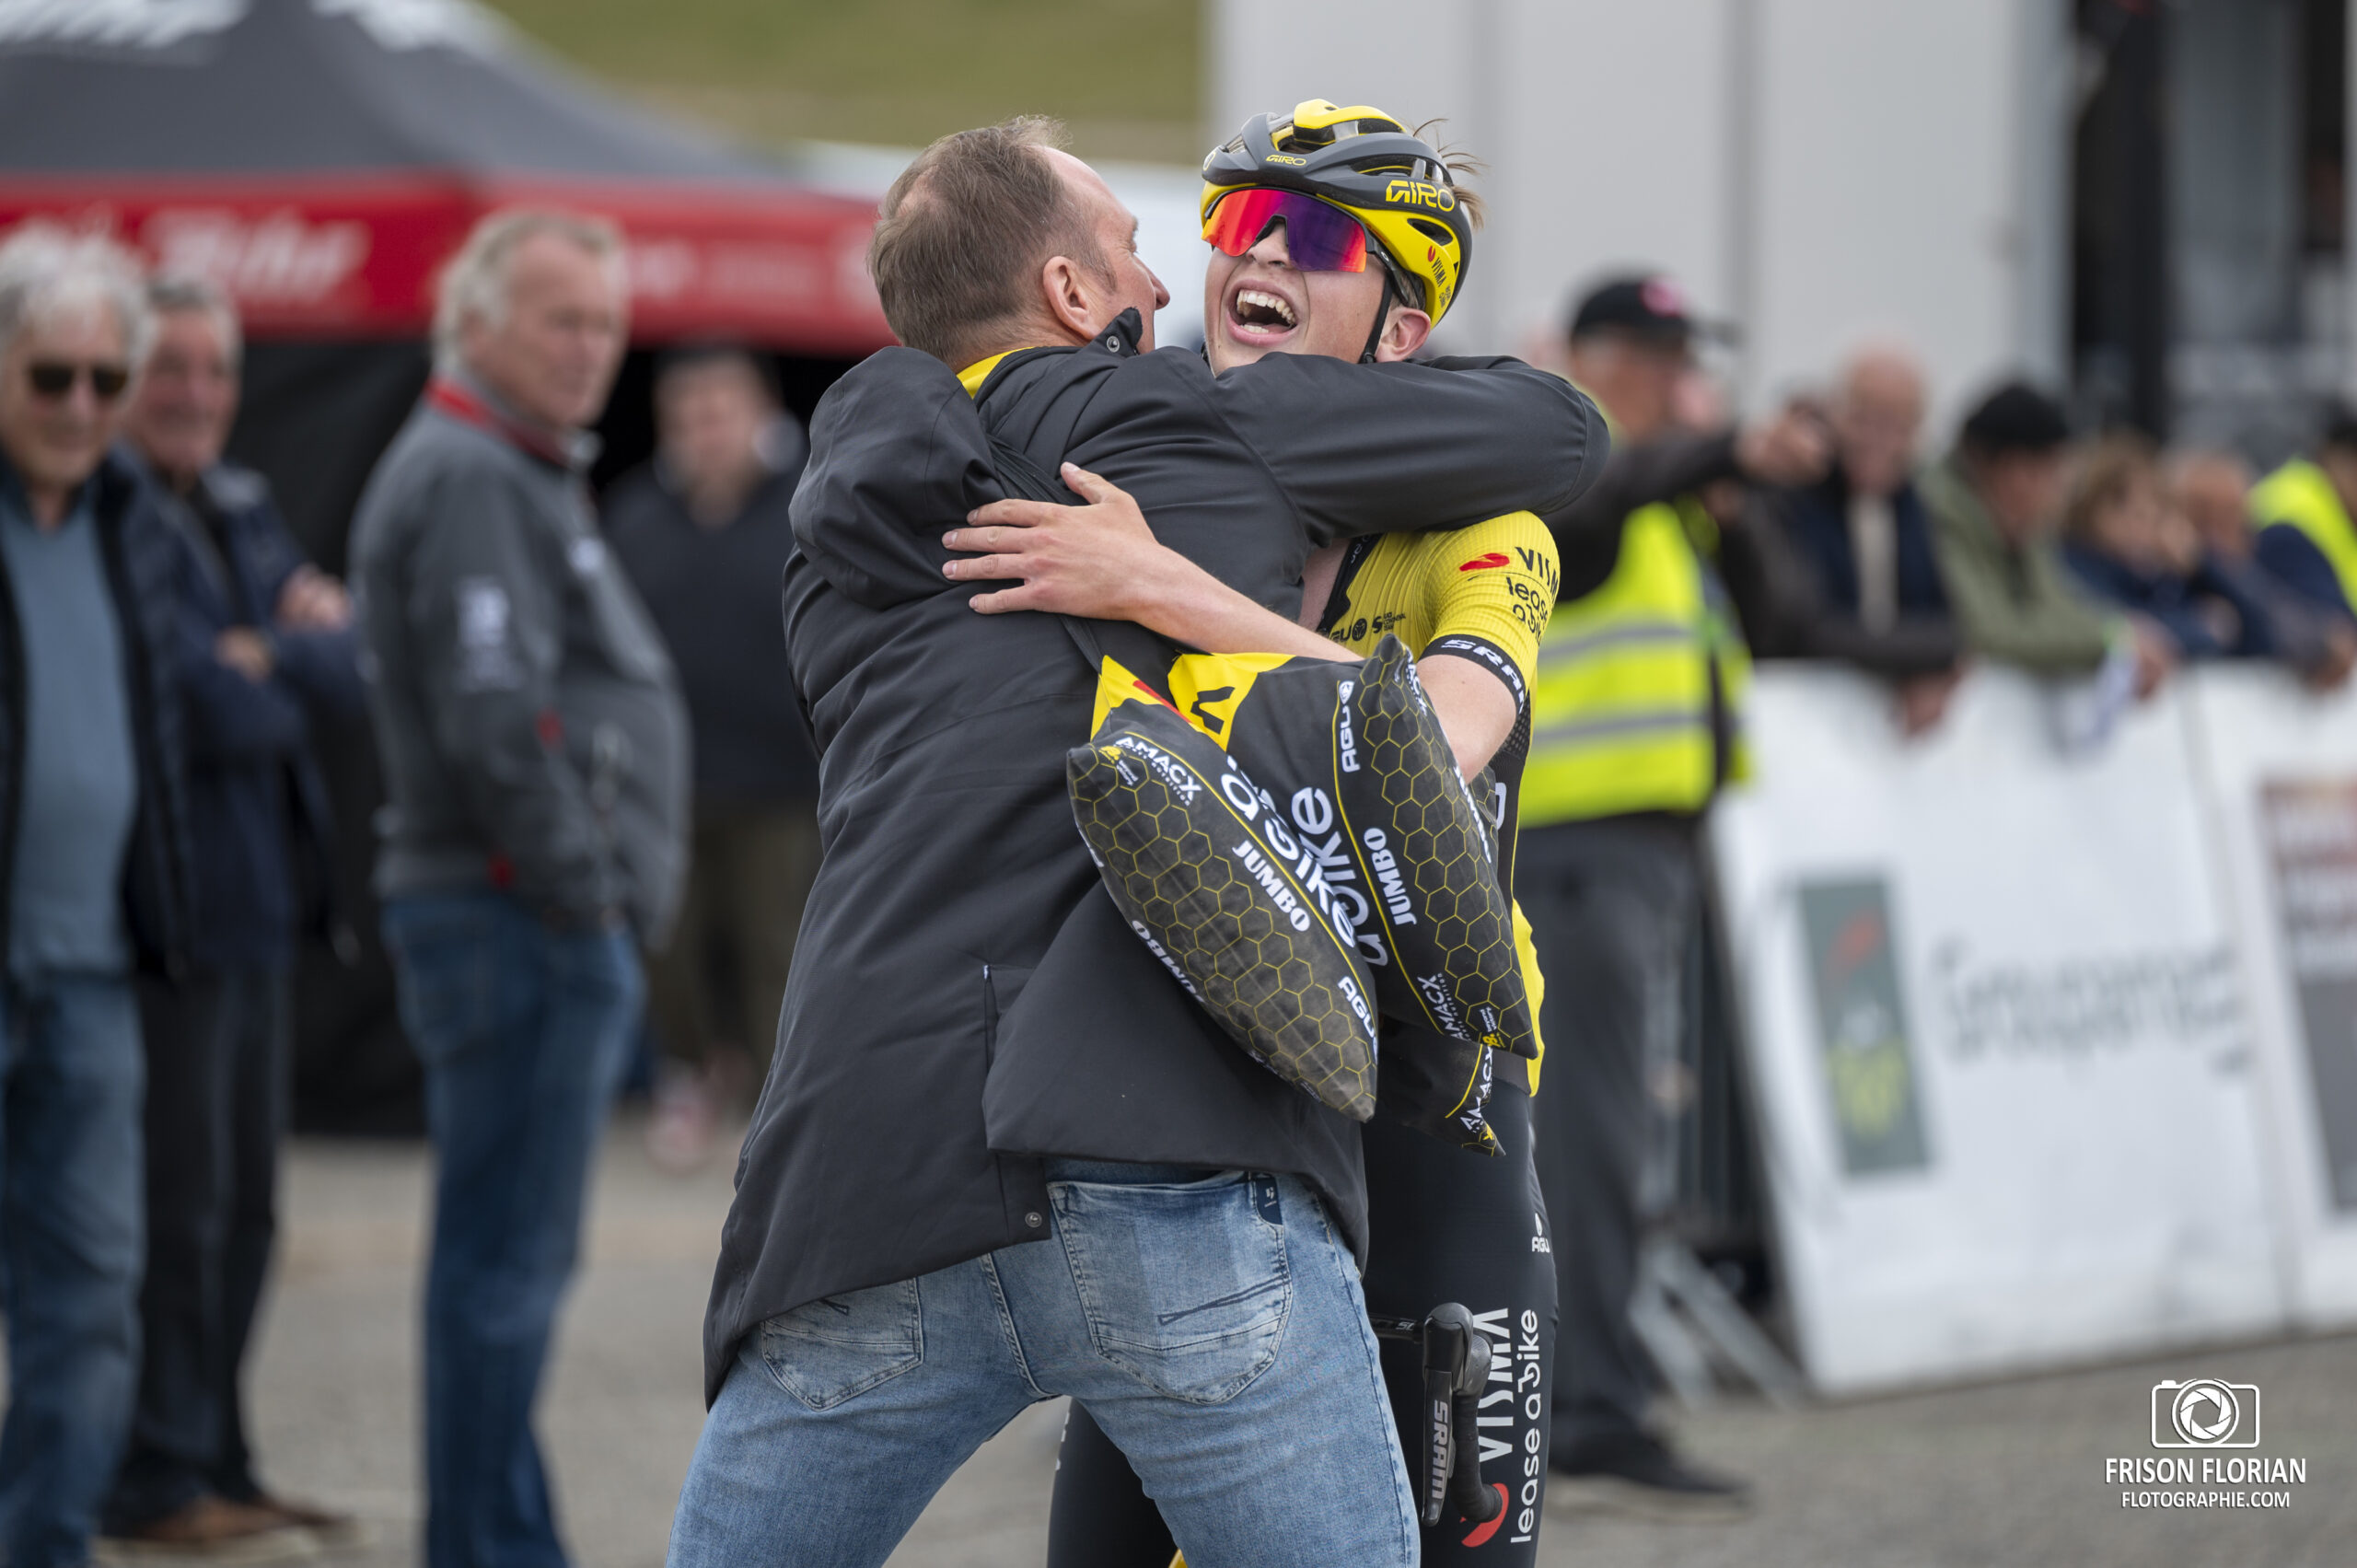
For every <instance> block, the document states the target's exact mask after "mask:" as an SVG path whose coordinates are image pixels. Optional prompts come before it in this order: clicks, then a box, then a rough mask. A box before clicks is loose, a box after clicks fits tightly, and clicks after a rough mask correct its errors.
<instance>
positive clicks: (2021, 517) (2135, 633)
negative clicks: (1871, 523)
mask: <svg viewBox="0 0 2357 1568" xmlns="http://www.w3.org/2000/svg"><path fill="white" fill-rule="evenodd" d="M2070 439H2071V431H2070V426H2069V424H2068V423H2067V422H2066V421H2065V420H2064V419H2063V417H2062V410H2061V406H2060V405H2058V404H2057V403H2056V402H2055V401H2054V400H2053V399H2051V398H2049V397H2048V396H2047V395H2046V394H2045V393H2043V392H2041V391H2038V389H2036V388H2034V387H2029V386H2026V385H2024V384H2022V383H2020V382H2012V383H2009V384H2007V385H2005V386H2003V387H2000V388H1998V389H1996V390H1995V391H1993V392H1991V393H1990V394H1989V395H1988V396H1987V397H1986V398H1984V399H1982V400H1981V401H1980V406H1979V407H1977V408H1975V409H1974V410H1973V411H1972V412H1971V413H1970V414H1968V415H1967V416H1966V418H1965V422H1964V430H1963V432H1962V434H1961V436H1959V437H1958V439H1957V442H1956V451H1955V452H1954V453H1953V454H1951V455H1950V456H1949V457H1948V458H1946V459H1945V460H1943V461H1942V462H1940V463H1938V464H1936V465H1935V466H1933V469H1932V470H1930V471H1929V472H1928V473H1926V474H1925V475H1924V477H1923V480H1922V491H1923V501H1924V505H1926V506H1927V507H1929V508H1930V511H1931V514H1932V527H1933V540H1934V541H1935V544H1936V546H1937V549H1938V552H1939V561H1940V573H1941V575H1942V577H1943V578H1944V579H1945V582H1946V584H1947V591H1948V598H1949V602H1950V603H1952V604H1953V605H1954V606H1955V607H1956V621H1957V624H1958V626H1959V627H1960V628H1961V629H1962V631H1963V633H1964V637H1965V642H1966V644H1967V645H1968V646H1969V647H1971V648H1972V649H1973V650H1974V651H1975V652H1977V653H1982V654H1986V655H1988V656H1990V657H1991V658H1994V659H1999V660H2002V661H2003V662H2005V663H2007V664H2013V665H2018V666H2020V667H2021V668H2024V669H2027V670H2029V671H2031V672H2032V673H2034V674H2039V675H2091V674H2094V673H2096V671H2097V670H2100V669H2102V668H2104V667H2105V665H2106V664H2107V661H2111V660H2115V659H2116V660H2119V661H2120V663H2121V665H2123V666H2130V667H2131V668H2130V669H2129V674H2130V677H2131V680H2132V684H2133V687H2134V690H2135V691H2136V694H2137V695H2139V696H2146V695H2149V694H2151V693H2152V692H2153V691H2155V690H2156V689H2158V687H2159V686H2160V684H2161V682H2162V681H2163V680H2164V679H2166V678H2167V676H2168V671H2169V666H2170V662H2171V660H2172V659H2173V658H2174V656H2175V654H2174V650H2173V647H2172V645H2171V643H2170V641H2169V639H2168V636H2167V634H2166V633H2164V632H2162V631H2161V630H2160V629H2159V628H2158V627H2157V626H2154V624H2153V623H2152V622H2151V621H2145V620H2141V619H2138V618H2136V617H2122V616H2120V615H2119V614H2117V613H2112V612H2107V610H2104V609H2103V608H2102V607H2100V606H2098V605H2097V604H2096V603H2095V602H2094V600H2093V599H2091V598H2088V597H2087V595H2086V594H2085V593H2084V591H2083V590H2082V589H2081V588H2080V587H2079V586H2078V585H2077V583H2076V581H2075V580H2074V579H2073V577H2072V576H2071V575H2070V573H2069V571H2068V570H2067V569H2066V568H2065V567H2064V566H2063V564H2062V557H2061V551H2060V549H2059V548H2058V547H2057V545H2056V543H2055V539H2054V534H2055V528H2056V525H2057V524H2058V523H2059V522H2060V521H2061V505H2062V498H2063V493H2064V489H2065V487H2066V485H2067V483H2068V480H2069V475H2070V452H2069V447H2070ZM2131 661H2132V665H2131Z"/></svg>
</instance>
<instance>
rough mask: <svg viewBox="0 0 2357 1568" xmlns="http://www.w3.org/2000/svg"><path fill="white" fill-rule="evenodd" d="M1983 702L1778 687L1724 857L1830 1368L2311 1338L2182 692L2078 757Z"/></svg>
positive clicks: (1903, 1369)
mask: <svg viewBox="0 0 2357 1568" xmlns="http://www.w3.org/2000/svg"><path fill="white" fill-rule="evenodd" d="M2056 701H2057V699H2056V696H2055V695H2054V694H2053V693H2051V692H2049V691H2048V690H2047V689H2045V688H2042V687H2040V686H2038V684H2036V683H2034V682H2031V681H2029V680H2026V679H2022V678H2020V677H2018V676H2014V675H2012V674H2010V673H2007V672H2003V671H1984V672H1982V673H1980V674H1978V675H1976V676H1975V677H1974V678H1973V679H1971V680H1970V681H1968V683H1967V684H1966V686H1965V687H1964V688H1963V690H1962V691H1960V692H1959V693H1958V696H1957V700H1956V704H1955V706H1954V708H1953V709H1952V711H1951V712H1950V714H1949V715H1948V717H1947V719H1946V721H1945V723H1944V724H1943V725H1942V726H1940V727H1939V728H1938V729H1937V730H1936V731H1935V732H1933V734H1932V735H1931V736H1929V737H1926V738H1922V739H1921V740H1916V741H1908V740H1905V739H1903V738H1901V737H1900V736H1899V735H1898V731H1897V728H1896V726H1895V725H1894V724H1893V722H1892V718H1891V715H1890V699H1889V697H1888V694H1887V688H1885V687H1883V686H1882V685H1881V684H1880V683H1878V682H1875V681H1872V680H1869V679H1864V678H1862V677H1859V676H1856V675H1853V674H1850V673H1847V672H1843V671H1838V670H1824V669H1799V668H1773V667H1771V668H1767V669H1764V670H1762V671H1761V672H1760V677H1759V682H1758V685H1757V687H1756V688H1755V691H1754V698H1753V701H1752V703H1751V705H1750V710H1749V714H1750V719H1749V722H1750V726H1751V730H1752V733H1753V736H1754V738H1755V743H1756V749H1757V752H1758V757H1759V780H1760V782H1759V784H1756V785H1753V786H1748V787H1747V788H1744V789H1741V790H1738V791H1736V792H1734V793H1731V794H1730V795H1729V796H1728V797H1727V798H1726V799H1725V800H1724V802H1723V803H1722V805H1721V806H1720V807H1719V808H1718V810H1717V812H1716V814H1715V817H1714V819H1713V833H1712V839H1713V858H1714V862H1715V867H1716V874H1717V877H1718V881H1719V886H1720V892H1721V896H1722V898H1723V900H1724V910H1725V916H1726V923H1727V926H1728V928H1729V931H1730V934H1731V938H1732V941H1733V945H1734V946H1733V953H1732V958H1733V964H1734V970H1735V973H1736V985H1737V988H1738V993H1739V1000H1740V1006H1741V1011H1742V1015H1743V1021H1744V1034H1745V1036H1746V1052H1747V1066H1748V1069H1749V1077H1750V1082H1751V1086H1752V1091H1753V1096H1754V1099H1755V1101H1756V1104H1757V1107H1758V1112H1759V1115H1758V1121H1759V1132H1760V1141H1761V1146H1762V1149H1763V1162H1764V1165H1765V1174H1766V1178H1767V1182H1768V1187H1769V1191H1770V1196H1771V1206H1772V1212H1773V1214H1774V1216H1775V1222H1776V1226H1777V1242H1778V1257H1779V1259H1780V1260H1781V1264H1782V1276H1783V1281H1784V1283H1785V1285H1786V1294H1787V1299H1788V1300H1789V1302H1790V1304H1791V1307H1792V1311H1793V1318H1794V1330H1795V1332H1796V1336H1797V1339H1798V1342H1799V1348H1800V1352H1801V1356H1802V1361H1803V1364H1804V1366H1805V1370H1806V1372H1807V1374H1808V1376H1809V1377H1810V1379H1811V1381H1812V1382H1813V1383H1814V1385H1815V1386H1816V1387H1817V1388H1819V1389H1821V1390H1823V1391H1826V1392H1829V1393H1849V1392H1857V1391H1864V1390H1868V1389H1873V1388H1887V1387H1893V1386H1897V1385H1902V1384H1907V1383H1912V1382H1921V1381H1926V1380H1933V1379H1940V1378H1949V1377H1956V1376H1974V1375H1985V1374H1993V1373H2001V1372H2011V1371H2016V1370H2021V1369H2025V1368H2028V1367H2033V1366H2038V1365H2052V1364H2056V1363H2061V1362H2065V1361H2069V1360H2073V1359H2084V1358H2088V1357H2094V1356H2105V1355H2116V1354H2120V1353H2130V1352H2134V1351H2141V1350H2147V1349H2152V1348H2155V1347H2160V1346H2165V1345H2169V1344H2176V1343H2183V1342H2194V1341H2201V1340H2212V1339H2218V1338H2222V1337H2228V1336H2235V1335H2247V1334H2251V1333H2256V1332H2263V1331H2267V1330H2271V1329H2274V1328H2276V1327H2279V1326H2280V1325H2281V1324H2282V1321H2283V1320H2284V1314H2285V1310H2286V1308H2285V1302H2284V1299H2283V1291H2282V1283H2281V1280H2280V1277H2279V1274H2278V1272H2277V1267H2276V1257H2275V1248H2274V1238H2273V1237H2272V1235H2271V1232H2270V1201H2269V1200H2270V1191H2269V1186H2268V1183H2267V1181H2266V1180H2265V1179H2264V1176H2263V1171H2262V1159H2261V1155H2260V1151H2259V1134H2258V1129H2259V1126H2260V1120H2259V1118H2260V1111H2259V1109H2258V1091H2257V1088H2256V1086H2255V1074H2254V1070H2253V1051H2252V1047H2251V1041H2250V1039H2249V1026H2250V1020H2249V1017H2248V1016H2247V1012H2246V1010H2245V1008H2244V1006H2243V1005H2242V996H2241V992H2242V986H2241V983H2240V978H2239V974H2240V971H2239V970H2238V966H2237V962H2236V957H2235V950H2234V948H2233V947H2232V945H2231V942H2230V933H2229V930H2228V927H2227V923H2226V920H2225V916H2224V905H2223V900H2222V898H2221V897H2220V895H2219V890H2218V889H2217V888H2216V886H2215V872H2214V869H2213V866H2214V862H2213V860H2212V857H2211V855H2210V854H2208V853H2207V852H2208V848H2209V842H2208V839H2207V837H2206V835H2205V832H2204V823H2203V815H2202V806H2201V799H2200V794H2199V792H2198V791H2197V789H2196V787H2195V784H2194V780H2193V766H2192V761H2191V758H2190V755H2189V736H2188V720H2187V714H2186V710H2185V707H2184V705H2183V703H2182V701H2181V700H2180V699H2179V698H2178V697H2177V696H2175V695H2164V696H2163V697H2162V698H2160V699H2158V700H2156V701H2154V702H2152V703H2146V704H2143V705H2142V706H2141V707H2139V708H2137V709H2135V710H2134V711H2132V712H2131V714H2128V715H2127V716H2126V717H2125V718H2124V719H2123V720H2122V721H2121V723H2120V725H2119V727H2118V729H2117V730H2116V732H2115V733H2114V734H2113V735H2112V736H2111V737H2110V738H2108V739H2107V741H2106V742H2105V743H2103V744H2102V745H2101V746H2099V747H2097V748H2095V749H2090V750H2088V751H2085V752H2084V753H2081V754H2077V755H2066V754H2065V753H2064V751H2063V750H2062V749H2061V746H2060V745H2059V744H2058V740H2057V736H2058V734H2059V733H2060V730H2061V726H2060V725H2059V723H2058V715H2057V714H2056V711H2055V704H2056Z"/></svg>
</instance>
